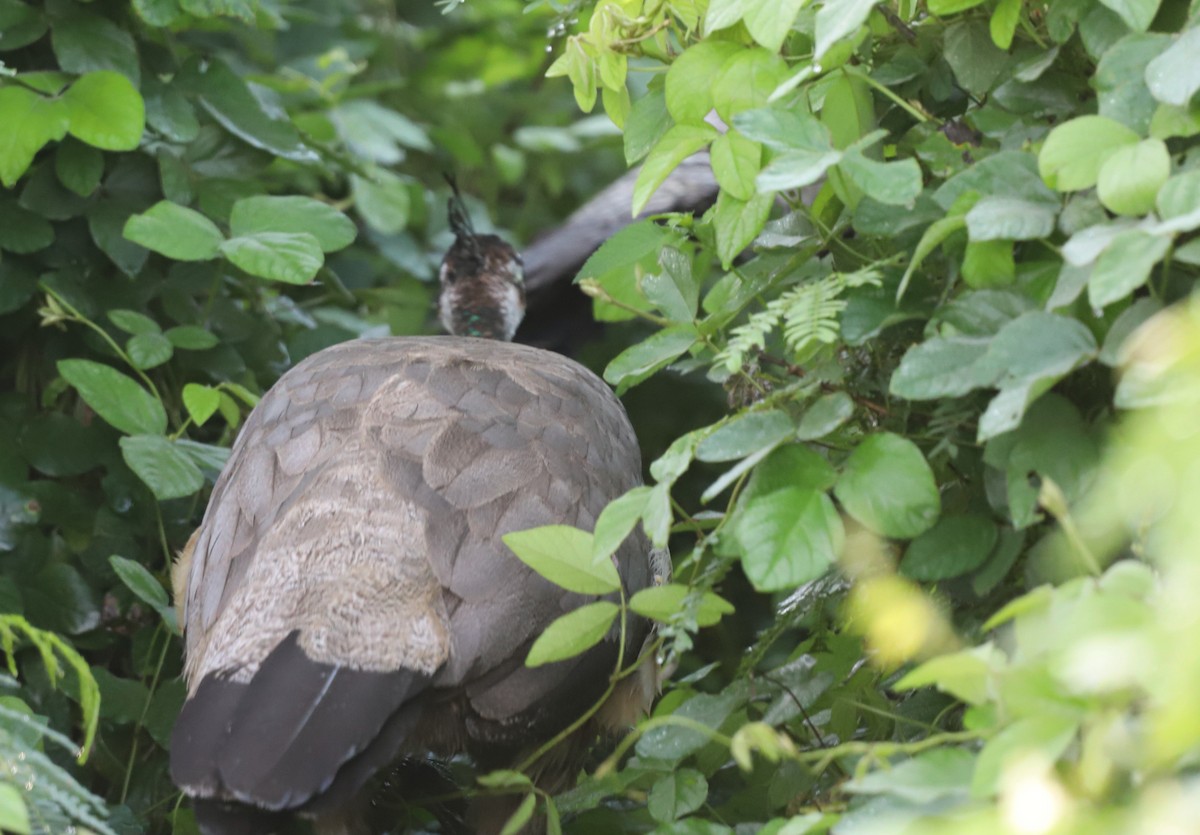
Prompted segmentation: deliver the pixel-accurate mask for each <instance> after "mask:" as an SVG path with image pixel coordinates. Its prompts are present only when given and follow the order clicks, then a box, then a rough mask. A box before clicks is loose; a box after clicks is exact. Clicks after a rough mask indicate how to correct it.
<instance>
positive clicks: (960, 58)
mask: <svg viewBox="0 0 1200 835" xmlns="http://www.w3.org/2000/svg"><path fill="white" fill-rule="evenodd" d="M943 54H944V55H945V56H946V63H948V64H949V65H950V69H951V70H952V71H953V72H954V77H955V78H956V79H958V83H959V84H960V85H961V86H962V88H963V89H964V90H966V91H967V92H969V93H972V94H973V95H976V96H983V95H985V94H987V93H988V92H989V91H990V90H991V89H992V88H993V87H995V86H996V85H997V84H998V83H999V81H1000V80H1001V78H1002V74H1003V72H1004V69H1005V67H1006V66H1008V65H1009V56H1008V54H1007V53H1006V52H1004V50H1002V49H999V48H998V47H997V46H996V44H995V43H993V41H992V35H991V32H990V31H989V29H988V27H987V26H985V25H984V23H983V21H982V20H966V21H962V22H959V23H955V24H954V25H952V26H950V27H949V28H948V29H947V30H946V34H945V38H944V45H943Z"/></svg>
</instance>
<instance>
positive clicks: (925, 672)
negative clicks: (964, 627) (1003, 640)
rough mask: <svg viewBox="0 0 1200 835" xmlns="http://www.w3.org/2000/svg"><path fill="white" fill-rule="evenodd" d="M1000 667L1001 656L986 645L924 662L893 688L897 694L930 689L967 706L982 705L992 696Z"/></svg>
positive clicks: (1002, 658)
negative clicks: (995, 678) (933, 688)
mask: <svg viewBox="0 0 1200 835" xmlns="http://www.w3.org/2000/svg"><path fill="white" fill-rule="evenodd" d="M1003 663H1004V656H1003V654H1002V653H1001V652H1000V651H999V650H997V649H996V648H995V647H994V646H992V645H991V644H990V643H986V644H982V645H980V646H977V647H972V648H971V649H968V650H963V651H961V652H952V653H950V654H948V655H939V656H938V657H937V658H933V659H931V660H929V661H926V662H925V663H924V664H921V665H920V666H918V667H917V668H915V669H913V670H911V671H910V672H908V673H907V674H906V675H904V676H903V677H901V678H900V680H899V681H897V682H896V684H895V687H896V689H897V690H915V689H917V688H918V687H928V686H929V685H933V686H935V687H937V689H938V690H941V691H942V692H943V693H949V694H950V695H952V696H954V697H955V698H957V699H961V700H962V701H964V702H966V703H967V704H971V705H978V704H983V703H984V702H986V701H987V699H988V696H989V695H990V694H991V686H990V685H991V682H992V679H993V677H994V676H995V675H996V674H997V673H998V672H999V671H1000V670H1001V669H1002V667H1003Z"/></svg>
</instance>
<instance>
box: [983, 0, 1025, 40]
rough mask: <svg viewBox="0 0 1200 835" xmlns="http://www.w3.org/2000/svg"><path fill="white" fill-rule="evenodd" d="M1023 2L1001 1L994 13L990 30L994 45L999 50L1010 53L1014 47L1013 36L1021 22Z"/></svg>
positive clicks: (1019, 0) (989, 24)
mask: <svg viewBox="0 0 1200 835" xmlns="http://www.w3.org/2000/svg"><path fill="white" fill-rule="evenodd" d="M1021 2H1022V0H1000V2H999V3H997V4H996V9H995V11H993V12H992V18H991V21H990V22H989V23H988V30H989V31H990V32H991V35H992V43H994V44H995V45H996V47H997V48H998V49H1003V50H1004V51H1006V52H1007V51H1008V48H1009V47H1011V46H1012V41H1013V35H1014V34H1015V33H1016V31H1017V23H1019V22H1020V20H1021Z"/></svg>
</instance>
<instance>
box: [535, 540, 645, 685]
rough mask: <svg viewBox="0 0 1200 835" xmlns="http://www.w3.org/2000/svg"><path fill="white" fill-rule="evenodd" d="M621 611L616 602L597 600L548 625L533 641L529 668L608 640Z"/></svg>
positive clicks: (583, 650)
mask: <svg viewBox="0 0 1200 835" xmlns="http://www.w3.org/2000/svg"><path fill="white" fill-rule="evenodd" d="M610 565H611V563H610ZM620 611H621V607H620V606H618V605H617V604H616V603H612V602H610V601H608V600H597V601H596V602H595V603H588V604H587V605H585V606H580V607H579V608H578V609H576V610H575V611H573V612H568V613H567V614H565V615H563V616H562V617H560V618H558V620H556V621H554V622H553V623H551V624H550V625H549V626H547V627H546V629H545V630H544V631H543V632H542V634H541V635H540V636H539V637H538V639H537V640H536V641H534V642H533V646H532V647H530V648H529V656H528V657H527V658H526V659H525V666H526V667H540V666H542V665H543V664H550V663H552V662H554V661H562V660H563V659H565V658H574V657H575V656H576V655H580V654H582V653H584V652H586V651H587V650H589V649H591V648H592V647H594V646H595V645H596V644H598V643H600V641H602V640H603V639H604V636H605V635H606V634H607V633H608V630H609V628H610V627H612V625H613V621H614V620H616V618H617V615H618V614H620Z"/></svg>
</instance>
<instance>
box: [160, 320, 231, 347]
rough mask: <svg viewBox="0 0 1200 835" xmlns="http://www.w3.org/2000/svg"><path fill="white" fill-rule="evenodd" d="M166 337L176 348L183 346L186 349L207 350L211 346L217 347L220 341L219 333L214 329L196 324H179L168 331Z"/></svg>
mask: <svg viewBox="0 0 1200 835" xmlns="http://www.w3.org/2000/svg"><path fill="white" fill-rule="evenodd" d="M166 337H167V339H169V340H171V344H172V345H174V346H175V347H176V348H182V349H183V350H185V351H207V350H208V349H209V348H214V347H216V345H217V344H218V342H219V340H218V339H217V335H216V334H214V333H213V332H212V331H207V330H205V329H204V328H200V327H196V326H195V325H179V326H177V327H174V328H171V329H170V330H169V331H167V332H166Z"/></svg>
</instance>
